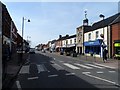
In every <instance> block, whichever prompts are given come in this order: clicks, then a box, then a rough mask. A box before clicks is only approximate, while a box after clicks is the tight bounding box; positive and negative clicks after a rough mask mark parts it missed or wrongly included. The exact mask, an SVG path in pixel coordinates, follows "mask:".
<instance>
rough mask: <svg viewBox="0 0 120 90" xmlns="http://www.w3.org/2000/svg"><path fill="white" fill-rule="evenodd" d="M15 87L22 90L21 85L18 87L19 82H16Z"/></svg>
mask: <svg viewBox="0 0 120 90" xmlns="http://www.w3.org/2000/svg"><path fill="white" fill-rule="evenodd" d="M16 85H17V88H18V90H22V89H21V85H20V81H16Z"/></svg>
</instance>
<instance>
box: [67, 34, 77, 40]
mask: <svg viewBox="0 0 120 90" xmlns="http://www.w3.org/2000/svg"><path fill="white" fill-rule="evenodd" d="M74 37H76V34H74V35H71V36H69V37H68V38H67V39H70V38H74Z"/></svg>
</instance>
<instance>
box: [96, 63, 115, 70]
mask: <svg viewBox="0 0 120 90" xmlns="http://www.w3.org/2000/svg"><path fill="white" fill-rule="evenodd" d="M94 64H96V65H99V66H103V67H106V68H111V69H115V67H111V66H106V65H103V64H98V63H94Z"/></svg>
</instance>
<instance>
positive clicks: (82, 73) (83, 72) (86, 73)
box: [82, 72, 90, 74]
mask: <svg viewBox="0 0 120 90" xmlns="http://www.w3.org/2000/svg"><path fill="white" fill-rule="evenodd" d="M82 74H90V72H82Z"/></svg>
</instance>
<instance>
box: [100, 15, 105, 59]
mask: <svg viewBox="0 0 120 90" xmlns="http://www.w3.org/2000/svg"><path fill="white" fill-rule="evenodd" d="M99 17H100V18H102V19H103V34H101V35H100V36H101V38H103V42H102V43H103V46H102V57H103V49H104V46H105V43H104V18H105V16H104V15H103V14H100V15H99Z"/></svg>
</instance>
